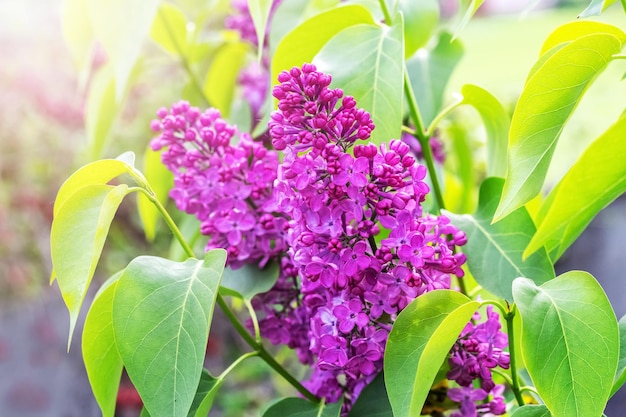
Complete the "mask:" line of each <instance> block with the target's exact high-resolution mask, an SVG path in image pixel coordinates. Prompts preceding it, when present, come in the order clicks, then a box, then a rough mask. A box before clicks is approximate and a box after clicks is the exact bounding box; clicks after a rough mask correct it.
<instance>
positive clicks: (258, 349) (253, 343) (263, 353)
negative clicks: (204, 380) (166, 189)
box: [138, 187, 320, 403]
mask: <svg viewBox="0 0 626 417" xmlns="http://www.w3.org/2000/svg"><path fill="white" fill-rule="evenodd" d="M138 188H139V190H141V191H142V192H143V193H144V194H145V195H146V197H148V199H149V200H150V201H151V202H152V203H153V204H154V205H155V206H156V208H157V210H158V211H159V213H161V216H163V219H164V220H165V223H166V224H167V226H168V227H169V229H170V230H171V231H172V233H173V234H174V237H176V240H178V242H179V243H180V245H181V246H182V247H183V249H184V251H185V253H187V255H188V256H190V257H195V254H194V253H193V250H192V249H191V247H190V246H189V244H188V243H187V241H186V240H185V238H184V237H183V235H182V233H181V232H180V230H179V229H178V226H176V223H174V220H172V217H171V216H170V215H169V213H168V212H167V210H166V209H165V207H164V206H163V205H162V204H161V202H160V201H159V200H158V199H157V198H156V196H155V194H154V192H153V191H152V190H151V189H149V188H148V189H145V188H141V187H138ZM217 304H218V305H219V306H220V308H221V310H222V311H223V312H224V315H225V316H226V318H227V319H228V320H229V321H230V322H231V324H232V325H233V327H234V328H235V330H236V331H237V333H239V335H240V336H241V338H242V339H243V340H244V341H245V342H246V343H247V344H248V346H250V347H251V348H252V349H253V350H254V353H255V354H256V355H258V356H259V357H260V358H261V359H263V360H264V361H265V362H266V363H267V364H268V365H269V366H270V367H271V368H272V369H274V370H275V371H276V372H277V373H278V374H280V375H281V376H282V377H283V378H285V379H286V380H287V382H289V383H290V384H291V385H292V386H293V387H294V388H295V389H296V390H298V392H300V394H302V396H304V397H305V398H306V399H308V400H309V401H312V402H315V403H317V402H319V401H320V399H319V398H318V397H316V396H315V395H313V393H311V391H309V390H308V389H306V387H305V386H304V385H302V384H301V383H300V381H298V380H297V379H296V378H294V377H293V375H291V374H290V373H289V371H287V370H286V369H285V368H284V367H283V366H282V365H281V364H279V363H278V362H276V360H275V359H274V357H273V356H272V355H270V354H269V352H268V351H267V350H266V349H265V347H264V346H263V344H262V343H261V342H260V341H257V340H256V339H255V338H254V337H253V336H252V335H251V334H250V333H249V332H248V330H247V329H246V328H245V326H244V325H243V324H242V323H241V322H240V321H239V318H238V317H237V316H236V315H235V313H234V312H233V310H232V309H231V308H230V306H229V305H228V304H227V303H226V300H224V297H222V295H221V294H219V293H218V294H217Z"/></svg>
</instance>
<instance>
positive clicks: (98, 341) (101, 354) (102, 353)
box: [82, 272, 123, 417]
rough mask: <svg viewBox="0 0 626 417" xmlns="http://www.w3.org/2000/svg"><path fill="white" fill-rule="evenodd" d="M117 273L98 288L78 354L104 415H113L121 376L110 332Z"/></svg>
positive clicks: (120, 365)
mask: <svg viewBox="0 0 626 417" xmlns="http://www.w3.org/2000/svg"><path fill="white" fill-rule="evenodd" d="M121 275H122V273H121V272H119V273H117V274H115V275H114V276H112V277H111V278H110V279H109V280H107V282H105V283H104V285H103V286H102V287H101V288H100V290H99V291H98V294H96V297H95V298H94V300H93V303H92V304H91V307H90V308H89V312H88V313H87V317H86V318H85V327H84V328H83V339H82V353H83V361H84V362H85V370H86V371H87V377H88V378H89V384H90V385H91V389H92V391H93V394H94V397H95V398H96V401H97V402H98V405H99V406H100V410H102V415H103V416H104V417H113V416H114V415H115V404H116V400H117V391H118V389H119V385H120V378H121V377H122V367H123V364H122V359H121V358H120V355H119V353H117V347H116V346H115V334H114V333H113V314H112V310H113V295H114V294H115V289H116V286H117V281H118V279H119V277H120V276H121Z"/></svg>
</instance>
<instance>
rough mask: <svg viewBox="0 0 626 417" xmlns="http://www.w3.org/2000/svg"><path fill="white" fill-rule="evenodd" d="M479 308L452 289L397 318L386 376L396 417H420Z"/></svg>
mask: <svg viewBox="0 0 626 417" xmlns="http://www.w3.org/2000/svg"><path fill="white" fill-rule="evenodd" d="M478 305H479V303H478V302H476V301H471V300H470V299H469V298H467V297H466V296H465V295H463V294H461V293H458V292H456V291H451V290H436V291H431V292H429V293H426V294H424V295H421V296H420V297H418V298H416V299H415V300H413V301H412V302H411V303H410V304H409V305H408V306H406V308H405V309H404V310H402V312H401V313H400V314H399V315H398V317H397V318H396V321H395V323H394V324H393V328H392V329H391V332H390V333H389V339H388V341H387V347H386V348H385V359H384V364H385V365H384V367H385V369H384V372H385V385H386V387H387V392H388V394H389V402H390V403H391V407H392V409H393V415H394V416H395V417H405V416H406V417H408V416H419V415H420V414H421V411H422V407H423V405H424V402H425V401H426V397H427V396H428V392H429V390H430V388H431V386H432V385H433V383H434V382H435V377H436V376H437V372H438V371H439V368H441V365H442V364H443V361H444V360H445V358H446V356H447V355H448V352H449V351H450V349H451V348H452V345H454V342H455V341H456V339H457V338H458V337H459V334H461V331H462V330H463V328H464V327H465V325H466V324H467V323H468V322H469V320H470V319H471V318H472V315H473V314H474V312H475V311H476V309H477V308H478Z"/></svg>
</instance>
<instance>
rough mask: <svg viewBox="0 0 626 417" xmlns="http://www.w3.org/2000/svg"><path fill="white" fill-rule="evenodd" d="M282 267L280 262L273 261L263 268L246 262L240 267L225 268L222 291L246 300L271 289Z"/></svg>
mask: <svg viewBox="0 0 626 417" xmlns="http://www.w3.org/2000/svg"><path fill="white" fill-rule="evenodd" d="M279 272H280V268H279V266H278V262H276V261H272V262H270V263H268V264H267V265H266V266H265V268H263V269H261V268H259V267H258V266H256V265H250V264H246V265H244V266H242V267H241V268H238V269H231V268H230V267H228V268H225V269H224V275H223V276H222V284H221V287H220V293H222V294H223V295H229V296H233V297H237V298H242V299H245V300H251V299H252V298H253V297H254V296H255V295H257V294H261V293H264V292H267V291H269V290H270V289H271V288H272V287H273V286H274V284H275V283H276V280H277V279H278V273H279Z"/></svg>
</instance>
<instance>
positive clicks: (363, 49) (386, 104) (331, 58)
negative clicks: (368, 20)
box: [313, 15, 404, 144]
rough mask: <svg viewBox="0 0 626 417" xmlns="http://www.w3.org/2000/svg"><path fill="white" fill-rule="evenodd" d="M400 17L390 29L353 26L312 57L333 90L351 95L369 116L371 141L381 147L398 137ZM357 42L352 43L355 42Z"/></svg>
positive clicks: (401, 73) (401, 67) (401, 64)
mask: <svg viewBox="0 0 626 417" xmlns="http://www.w3.org/2000/svg"><path fill="white" fill-rule="evenodd" d="M402 27H403V25H402V18H401V15H398V16H397V17H396V18H395V19H394V24H393V26H391V27H389V26H384V25H383V26H379V25H355V26H351V27H349V28H347V29H344V30H342V31H341V32H339V33H338V34H337V35H336V36H334V37H333V38H332V39H331V40H330V41H328V43H326V45H324V47H323V48H322V50H321V51H320V52H319V53H318V54H317V55H316V56H315V59H314V60H313V63H314V64H315V65H316V66H317V68H318V69H319V70H320V71H323V72H325V73H327V74H331V75H332V77H333V83H332V87H333V88H337V87H339V88H341V89H343V90H344V92H345V93H346V94H347V95H351V96H353V97H354V99H355V100H356V102H357V106H358V107H361V108H363V109H365V110H366V111H368V112H369V113H370V115H371V116H372V120H373V121H374V124H375V125H376V129H374V130H373V131H372V136H371V138H370V140H371V141H372V142H373V143H376V144H380V143H383V142H388V141H389V140H391V139H398V138H400V133H401V129H402V97H403V95H404V91H403V76H404V55H403V54H404V47H403V39H402ZM355 39H358V40H359V42H358V43H355V42H354V40H355Z"/></svg>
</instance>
